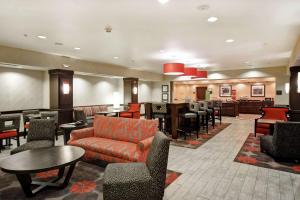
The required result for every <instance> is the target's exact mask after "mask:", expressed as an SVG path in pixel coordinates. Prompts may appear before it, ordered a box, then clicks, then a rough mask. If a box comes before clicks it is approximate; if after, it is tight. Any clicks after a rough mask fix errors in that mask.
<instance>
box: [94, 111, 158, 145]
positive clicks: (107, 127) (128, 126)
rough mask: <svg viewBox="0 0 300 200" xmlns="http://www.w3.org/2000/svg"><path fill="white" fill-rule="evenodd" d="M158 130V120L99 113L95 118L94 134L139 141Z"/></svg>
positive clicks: (127, 140)
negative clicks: (101, 114)
mask: <svg viewBox="0 0 300 200" xmlns="http://www.w3.org/2000/svg"><path fill="white" fill-rule="evenodd" d="M157 130H158V121H157V120H145V119H129V118H117V117H105V116H100V115H97V116H95V119H94V136H95V137H101V138H107V139H113V140H120V141H125V142H132V143H136V144H137V143H138V142H139V141H141V140H144V139H146V138H149V137H152V136H154V135H155V134H156V132H157Z"/></svg>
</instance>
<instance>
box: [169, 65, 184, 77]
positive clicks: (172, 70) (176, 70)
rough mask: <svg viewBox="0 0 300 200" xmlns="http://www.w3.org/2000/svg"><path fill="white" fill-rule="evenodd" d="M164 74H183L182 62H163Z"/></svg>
mask: <svg viewBox="0 0 300 200" xmlns="http://www.w3.org/2000/svg"><path fill="white" fill-rule="evenodd" d="M164 74H165V75H173V76H178V75H183V74H184V64H182V63H166V64H164Z"/></svg>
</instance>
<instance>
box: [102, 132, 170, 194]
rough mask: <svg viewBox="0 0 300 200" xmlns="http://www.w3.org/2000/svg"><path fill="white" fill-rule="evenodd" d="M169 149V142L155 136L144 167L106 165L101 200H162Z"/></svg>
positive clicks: (161, 135)
mask: <svg viewBox="0 0 300 200" xmlns="http://www.w3.org/2000/svg"><path fill="white" fill-rule="evenodd" d="M169 146H170V139H169V138H168V137H167V136H165V135H164V134H163V133H162V132H157V133H156V135H155V137H154V140H153V143H152V145H151V148H150V152H149V154H148V157H147V161H146V163H129V164H128V163H127V164H125V163H124V164H121V163H120V164H109V165H108V166H107V167H106V169H105V172H104V183H103V198H104V200H123V199H136V200H138V199H140V200H162V199H163V196H164V188H165V179H166V172H167V164H168V155H169ZM124 197H126V198H124Z"/></svg>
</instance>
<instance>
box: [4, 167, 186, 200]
mask: <svg viewBox="0 0 300 200" xmlns="http://www.w3.org/2000/svg"><path fill="white" fill-rule="evenodd" d="M57 173H58V170H52V171H48V172H42V173H38V174H36V175H33V176H32V178H33V179H35V180H40V181H46V180H47V179H49V178H52V177H53V176H56V175H57ZM103 175H104V168H102V167H99V166H97V165H94V164H90V163H86V162H79V163H78V164H77V166H76V168H75V170H74V172H73V176H72V178H71V180H70V183H69V185H68V187H66V188H65V189H63V190H51V189H46V190H43V191H41V192H39V193H38V194H37V195H36V196H35V197H33V198H30V199H33V200H42V199H48V200H50V199H56V200H74V199H76V200H84V199H85V200H87V199H89V200H94V199H95V200H96V199H98V200H99V199H103V195H102V191H103V190H102V185H103ZM180 175H181V173H178V172H174V171H170V170H168V172H167V177H166V187H167V186H169V185H170V184H171V183H172V182H173V181H175V180H176V179H177V178H178V177H179V176H180ZM0 199H3V200H21V199H26V198H25V195H24V193H23V191H22V189H21V187H20V184H19V182H18V180H17V178H16V176H15V175H13V174H6V173H3V172H2V171H0Z"/></svg>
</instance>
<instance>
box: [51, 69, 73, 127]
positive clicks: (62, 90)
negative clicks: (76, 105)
mask: <svg viewBox="0 0 300 200" xmlns="http://www.w3.org/2000/svg"><path fill="white" fill-rule="evenodd" d="M73 75H74V72H73V71H70V70H62V69H53V70H49V76H50V109H51V110H57V111H58V123H59V124H63V123H69V122H72V121H73Z"/></svg>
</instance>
